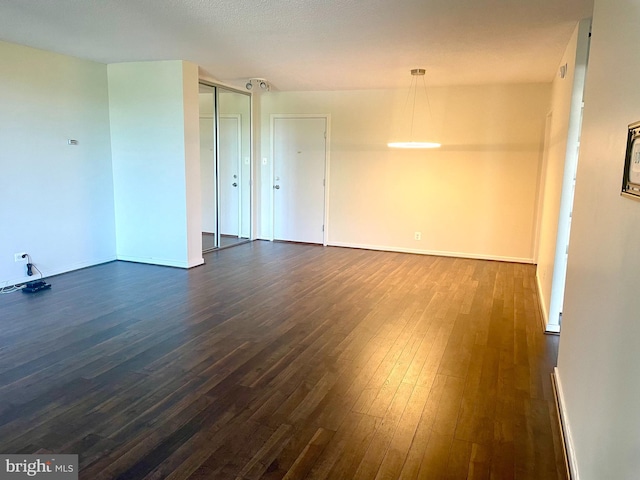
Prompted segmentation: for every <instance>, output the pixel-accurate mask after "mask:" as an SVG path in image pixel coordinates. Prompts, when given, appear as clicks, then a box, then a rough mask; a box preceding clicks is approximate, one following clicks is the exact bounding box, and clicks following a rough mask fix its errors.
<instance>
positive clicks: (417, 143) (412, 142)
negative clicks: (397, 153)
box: [387, 68, 440, 148]
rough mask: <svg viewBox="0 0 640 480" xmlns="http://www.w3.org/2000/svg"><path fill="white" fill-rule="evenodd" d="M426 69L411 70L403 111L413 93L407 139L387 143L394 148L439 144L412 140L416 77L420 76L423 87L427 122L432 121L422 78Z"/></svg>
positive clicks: (424, 82)
mask: <svg viewBox="0 0 640 480" xmlns="http://www.w3.org/2000/svg"><path fill="white" fill-rule="evenodd" d="M425 74H426V70H425V69H424V68H414V69H412V70H411V85H410V86H409V92H408V93H407V99H406V101H405V105H404V109H403V111H405V112H408V110H409V109H408V106H409V100H410V99H411V96H412V95H413V101H412V105H411V123H410V124H409V139H408V140H409V141H403V142H389V143H388V144H387V145H388V146H389V147H394V148H438V147H440V144H439V143H437V142H425V141H416V140H414V137H413V135H414V132H413V131H414V124H415V116H416V97H417V96H418V79H417V77H422V88H423V89H424V94H425V100H426V106H427V114H428V117H429V123H432V122H433V114H432V112H431V102H430V101H429V93H428V92H427V83H426V81H425V79H424V76H425Z"/></svg>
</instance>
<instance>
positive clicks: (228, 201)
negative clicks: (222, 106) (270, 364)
mask: <svg viewBox="0 0 640 480" xmlns="http://www.w3.org/2000/svg"><path fill="white" fill-rule="evenodd" d="M219 132H220V134H219V137H218V140H219V147H218V148H219V167H218V168H219V176H220V178H219V185H220V234H221V235H231V236H234V237H238V236H240V219H239V216H240V187H239V185H240V119H239V118H238V117H235V116H220V123H219Z"/></svg>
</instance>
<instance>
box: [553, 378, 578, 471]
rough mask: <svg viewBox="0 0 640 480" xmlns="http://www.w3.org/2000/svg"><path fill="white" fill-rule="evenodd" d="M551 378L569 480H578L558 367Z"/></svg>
mask: <svg viewBox="0 0 640 480" xmlns="http://www.w3.org/2000/svg"><path fill="white" fill-rule="evenodd" d="M551 377H552V379H553V382H554V385H555V390H554V391H555V393H556V402H557V405H558V412H559V415H560V428H561V429H562V436H563V440H564V448H565V455H566V459H567V464H568V467H569V472H568V473H569V478H570V480H580V474H579V473H578V459H577V458H576V452H575V449H574V446H573V437H572V436H571V428H570V426H569V417H568V415H567V410H566V402H565V399H564V391H563V390H562V382H561V381H560V372H559V371H558V367H555V368H554V369H553V373H552V374H551Z"/></svg>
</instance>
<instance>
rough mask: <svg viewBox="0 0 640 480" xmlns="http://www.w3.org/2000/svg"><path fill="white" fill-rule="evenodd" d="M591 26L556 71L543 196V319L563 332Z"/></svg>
mask: <svg viewBox="0 0 640 480" xmlns="http://www.w3.org/2000/svg"><path fill="white" fill-rule="evenodd" d="M590 26H591V20H590V19H586V20H583V21H581V22H580V23H579V24H578V25H576V28H575V30H574V32H573V35H572V36H571V40H570V41H569V44H568V45H567V48H566V50H565V52H564V55H563V56H562V60H561V61H560V64H559V67H560V66H564V65H566V67H567V70H566V75H565V77H564V78H562V77H561V76H560V75H556V77H555V80H554V81H553V86H552V92H551V109H550V111H551V125H550V135H549V138H548V140H547V145H545V150H546V152H545V153H546V164H545V166H544V175H543V177H544V179H545V180H544V185H543V190H544V201H543V204H542V216H541V222H540V234H539V235H540V240H539V242H540V243H539V251H538V259H537V260H538V262H537V263H538V266H537V270H536V277H537V280H538V291H539V293H540V300H541V302H540V303H541V306H542V310H543V314H544V317H545V318H544V319H545V324H547V323H549V322H550V325H548V327H547V328H548V329H550V330H553V331H559V328H558V327H559V322H558V320H559V315H560V313H561V308H562V298H563V294H564V286H565V272H566V246H567V244H568V241H569V214H570V211H571V203H572V200H573V196H572V190H573V189H572V184H573V178H574V174H575V169H576V165H577V157H578V152H577V149H578V144H579V137H580V120H581V118H582V99H583V92H584V81H585V73H586V67H587V56H588V50H589V30H590ZM561 205H562V208H561ZM556 267H557V268H556Z"/></svg>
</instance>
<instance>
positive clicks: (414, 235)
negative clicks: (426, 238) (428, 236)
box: [413, 232, 422, 240]
mask: <svg viewBox="0 0 640 480" xmlns="http://www.w3.org/2000/svg"><path fill="white" fill-rule="evenodd" d="M413 238H415V239H416V240H422V232H416V233H414V234H413Z"/></svg>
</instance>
